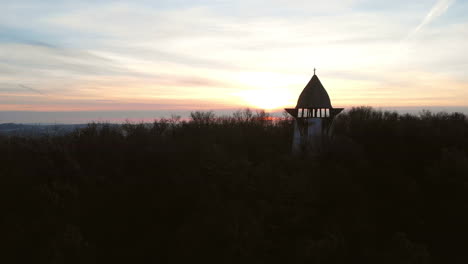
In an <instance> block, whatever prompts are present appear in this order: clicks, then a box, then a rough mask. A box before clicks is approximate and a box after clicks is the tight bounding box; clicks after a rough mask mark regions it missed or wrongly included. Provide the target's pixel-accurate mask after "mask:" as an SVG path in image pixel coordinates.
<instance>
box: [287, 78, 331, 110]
mask: <svg viewBox="0 0 468 264" xmlns="http://www.w3.org/2000/svg"><path fill="white" fill-rule="evenodd" d="M296 108H332V105H331V102H330V97H329V96H328V93H327V91H326V90H325V88H324V87H323V85H322V83H321V82H320V80H319V78H318V77H317V75H315V74H314V76H312V79H311V80H310V81H309V83H308V84H307V85H306V87H305V88H304V90H302V93H301V95H300V96H299V99H298V100H297V106H296Z"/></svg>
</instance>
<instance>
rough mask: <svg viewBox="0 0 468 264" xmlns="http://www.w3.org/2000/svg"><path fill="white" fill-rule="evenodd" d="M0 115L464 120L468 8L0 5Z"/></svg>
mask: <svg viewBox="0 0 468 264" xmlns="http://www.w3.org/2000/svg"><path fill="white" fill-rule="evenodd" d="M0 12H1V16H0V111H125V110H138V111H146V110H171V109H173V110H181V109H190V110H192V109H193V110H196V109H227V108H242V107H253V108H266V109H278V108H281V107H285V106H290V107H291V106H292V107H294V106H295V104H296V100H297V97H298V96H299V93H300V92H301V90H302V89H303V88H304V86H305V85H306V84H307V82H308V81H309V79H310V78H311V77H312V75H313V69H314V67H316V68H317V75H318V76H319V78H320V79H321V81H322V83H323V84H324V86H325V88H326V89H327V91H328V93H329V95H330V97H331V99H332V104H333V106H336V107H349V106H353V105H370V106H375V107H408V106H409V107H415V106H452V107H453V106H468V74H467V69H468V15H467V14H468V1H465V0H463V1H462V0H458V1H455V0H440V1H435V0H414V1H407V0H405V1H403V0H394V1H388V0H328V1H311V0H237V1H224V0H217V1H214V0H213V1H208V0H205V1H196V0H158V1H149V0H147V1H107V0H105V1H89V0H79V1H78V0H76V1H74V0H60V1H59V0H48V1H46V0H2V1H0Z"/></svg>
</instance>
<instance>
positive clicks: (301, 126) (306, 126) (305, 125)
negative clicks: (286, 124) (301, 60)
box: [285, 69, 343, 154]
mask: <svg viewBox="0 0 468 264" xmlns="http://www.w3.org/2000/svg"><path fill="white" fill-rule="evenodd" d="M285 110H286V111H287V112H288V113H289V114H290V115H292V116H293V117H294V119H295V121H294V137H293V153H296V154H298V153H301V152H309V153H312V154H314V153H318V152H320V150H321V149H322V147H323V141H324V139H325V138H326V137H328V136H329V130H330V127H331V125H332V122H333V119H334V118H335V116H336V115H338V114H339V113H340V112H341V111H343V108H333V107H332V105H331V102H330V97H329V96H328V93H327V91H326V90H325V88H324V87H323V85H322V83H321V82H320V80H319V78H318V77H317V75H315V69H314V76H312V79H311V80H310V81H309V83H308V84H307V85H306V87H305V88H304V90H302V93H301V95H300V96H299V99H298V100H297V105H296V108H286V109H285Z"/></svg>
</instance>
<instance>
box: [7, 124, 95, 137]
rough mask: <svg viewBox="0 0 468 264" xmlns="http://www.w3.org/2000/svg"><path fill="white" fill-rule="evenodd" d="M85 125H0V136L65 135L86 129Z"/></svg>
mask: <svg viewBox="0 0 468 264" xmlns="http://www.w3.org/2000/svg"><path fill="white" fill-rule="evenodd" d="M86 126H87V125H86V124H67V125H62V124H47V125H42V124H37V125H36V124H16V123H4V124H0V134H1V135H7V136H43V135H54V136H59V135H65V134H67V133H70V132H73V131H74V130H76V129H79V128H84V127H86Z"/></svg>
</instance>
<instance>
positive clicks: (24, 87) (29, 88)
mask: <svg viewBox="0 0 468 264" xmlns="http://www.w3.org/2000/svg"><path fill="white" fill-rule="evenodd" d="M18 86H19V87H21V88H23V89H25V90H28V91H31V92H34V93H38V94H41V95H45V93H44V92H42V91H40V90H38V89H35V88H32V87H29V86H26V85H24V84H20V85H18Z"/></svg>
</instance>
